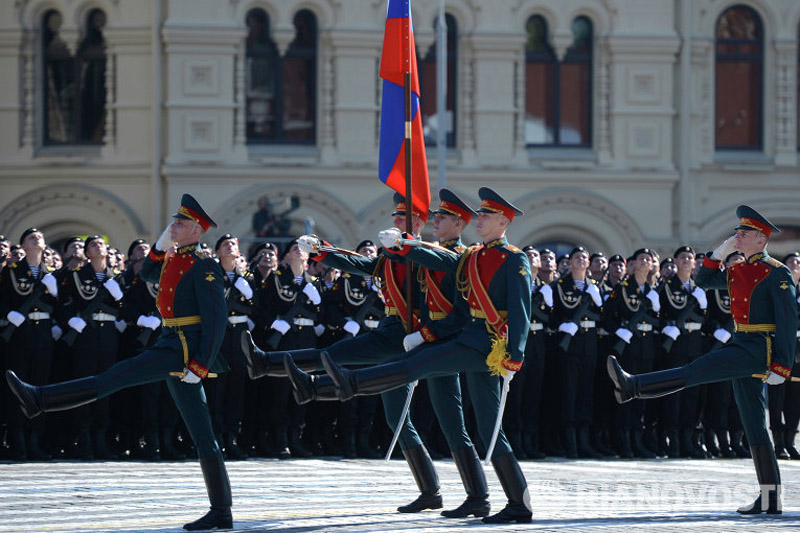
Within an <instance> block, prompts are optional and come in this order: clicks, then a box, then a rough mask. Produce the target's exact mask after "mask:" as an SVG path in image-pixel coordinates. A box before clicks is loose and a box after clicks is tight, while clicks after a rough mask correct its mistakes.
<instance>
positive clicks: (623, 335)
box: [614, 328, 633, 344]
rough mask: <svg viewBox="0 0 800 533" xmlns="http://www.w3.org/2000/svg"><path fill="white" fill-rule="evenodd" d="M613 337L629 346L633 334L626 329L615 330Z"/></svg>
mask: <svg viewBox="0 0 800 533" xmlns="http://www.w3.org/2000/svg"><path fill="white" fill-rule="evenodd" d="M614 335H616V336H617V337H619V338H620V339H622V340H624V341H625V343H626V344H630V343H631V339H632V338H633V332H632V331H631V330H629V329H626V328H617V331H615V332H614Z"/></svg>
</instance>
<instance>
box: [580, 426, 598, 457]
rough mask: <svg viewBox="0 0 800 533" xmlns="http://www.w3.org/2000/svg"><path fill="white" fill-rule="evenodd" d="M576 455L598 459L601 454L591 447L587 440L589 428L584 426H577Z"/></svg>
mask: <svg viewBox="0 0 800 533" xmlns="http://www.w3.org/2000/svg"><path fill="white" fill-rule="evenodd" d="M578 456H579V457H583V458H585V459H600V458H602V457H603V456H602V455H601V454H600V452H598V451H597V450H595V449H594V448H593V447H592V443H591V442H590V441H589V428H588V427H586V426H583V427H580V428H578Z"/></svg>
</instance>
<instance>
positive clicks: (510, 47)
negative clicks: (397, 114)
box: [0, 0, 800, 255]
mask: <svg viewBox="0 0 800 533" xmlns="http://www.w3.org/2000/svg"><path fill="white" fill-rule="evenodd" d="M437 6H438V2H437V0H415V1H414V2H413V21H414V29H415V39H416V44H417V57H418V63H419V66H420V73H421V76H420V77H421V80H420V81H421V92H422V112H423V120H424V124H425V134H426V140H428V141H429V143H428V159H429V166H430V175H431V185H432V188H433V189H436V187H437V183H440V182H439V180H440V176H439V172H438V169H437V164H436V154H437V150H438V149H439V148H438V147H437V146H436V142H435V132H436V130H437V128H438V127H444V128H446V143H445V144H446V146H443V147H442V149H443V150H445V153H446V161H447V164H446V166H447V169H446V185H447V187H449V188H451V189H453V190H455V191H456V192H457V193H458V194H460V195H463V197H464V198H466V199H469V200H471V201H473V202H475V203H477V190H478V188H479V187H480V186H482V185H488V186H491V187H495V188H497V189H498V190H499V191H502V194H503V195H504V196H506V197H508V198H509V199H511V200H513V201H514V203H516V205H518V206H519V207H520V208H521V209H522V210H523V211H525V213H526V214H525V216H523V217H521V218H519V219H518V221H515V223H514V225H513V226H512V231H511V233H510V238H511V240H512V241H513V242H515V243H517V244H519V245H520V246H521V245H524V244H529V243H549V244H551V245H553V246H557V247H561V248H567V247H568V246H570V245H571V244H573V243H579V244H583V245H585V246H587V247H588V248H589V249H590V250H593V251H594V250H603V251H606V252H610V253H622V254H626V253H629V252H631V251H632V250H633V249H635V248H638V247H640V246H643V245H649V246H652V247H654V248H656V249H658V250H659V251H661V252H662V253H664V252H666V253H671V251H672V250H673V249H674V248H675V247H676V246H678V245H679V244H682V243H691V244H693V245H695V246H696V247H697V248H698V249H700V250H703V249H705V248H707V247H709V246H711V244H712V243H714V242H716V241H717V240H719V239H720V238H721V237H723V236H724V235H725V234H726V232H727V230H728V229H729V228H730V227H731V225H732V223H733V216H734V215H733V211H734V209H735V207H736V206H737V205H738V204H740V203H748V204H749V205H751V206H753V207H754V208H756V209H758V210H759V211H762V212H763V213H765V214H766V215H767V216H769V217H770V218H771V219H772V220H773V221H774V222H776V223H777V224H778V225H781V226H784V227H786V228H787V231H785V232H784V233H783V234H782V236H781V237H780V239H776V240H775V242H773V245H772V246H771V248H770V249H771V250H773V253H775V255H780V253H782V252H785V251H788V250H789V249H797V248H798V247H800V210H798V208H797V206H798V205H800V168H799V167H800V163H799V162H798V147H800V136H799V135H798V110H799V106H798V87H800V83H798V79H799V78H798V63H799V61H800V53H799V52H798V36H799V35H800V2H797V1H796V0H742V1H729V0H668V1H664V0H560V1H559V2H552V1H545V0H493V1H492V2H484V1H478V0H446V2H445V6H446V17H445V21H446V50H447V68H446V71H447V94H446V100H445V107H446V109H445V110H444V111H443V112H437V109H436V101H435V98H434V97H433V95H434V94H435V84H436V76H435V65H436V56H435V54H434V52H433V51H434V49H435V40H436V34H435V32H434V25H435V22H436V19H437ZM385 15H386V3H385V2H384V1H383V0H347V1H341V0H13V1H12V0H9V1H7V2H3V3H2V4H0V29H1V30H2V31H0V69H1V70H0V71H1V72H2V74H3V76H2V89H3V90H2V91H0V117H2V124H3V128H2V131H0V190H2V194H1V195H0V233H2V232H4V233H5V234H6V235H10V236H12V240H13V239H14V238H15V237H14V236H16V235H18V234H20V233H21V232H22V231H23V230H24V229H25V228H27V227H30V226H38V227H39V228H41V229H42V230H43V231H44V232H45V234H46V235H47V236H48V239H49V240H50V241H58V240H59V239H63V238H66V237H68V236H70V235H73V234H89V233H101V234H105V235H107V236H108V237H109V239H110V240H111V241H112V242H113V243H114V244H116V245H117V246H120V247H123V248H126V247H127V244H128V243H129V242H131V241H132V240H133V239H135V238H137V237H140V236H144V237H151V238H155V237H157V236H158V235H159V233H160V231H161V229H162V227H163V226H164V225H165V224H166V223H167V222H168V220H169V215H170V214H171V213H172V211H171V210H170V209H171V208H173V207H174V206H176V205H177V204H178V200H179V198H180V195H181V194H182V193H184V192H191V193H192V194H194V195H195V196H196V197H197V198H198V199H199V200H200V201H201V202H202V203H203V205H204V206H205V207H206V208H207V209H208V211H209V213H210V214H211V216H212V217H213V218H214V219H215V220H216V221H217V222H218V223H219V225H220V228H219V232H220V233H223V232H231V233H234V234H238V235H240V236H241V237H242V238H243V239H248V238H250V239H252V238H254V229H253V228H252V224H251V220H252V215H253V213H254V212H256V211H257V210H258V206H257V204H258V199H259V198H260V197H262V196H264V195H266V196H267V197H268V199H269V201H270V203H271V204H273V209H274V210H277V211H279V210H281V209H285V207H284V201H285V200H287V199H289V198H295V199H296V200H299V206H298V205H297V201H295V204H294V207H296V209H290V208H288V205H289V204H288V203H287V204H286V206H287V207H286V209H290V213H288V215H287V218H286V221H287V223H289V224H291V225H290V226H289V227H288V228H284V229H286V230H287V231H288V232H289V233H291V234H299V233H303V232H304V231H306V227H307V225H308V223H307V221H309V220H311V219H313V222H314V226H313V227H314V231H315V232H316V233H318V234H320V235H322V236H324V237H325V238H327V239H329V240H332V241H334V242H336V243H339V244H340V245H342V246H346V247H351V246H353V245H355V243H356V242H358V241H359V240H361V239H362V238H364V237H374V235H375V233H376V232H377V231H378V230H379V229H382V228H384V227H385V226H387V225H389V223H390V222H389V221H390V217H389V213H390V211H391V207H392V206H391V191H390V190H389V189H388V188H386V187H385V186H383V185H382V184H381V183H380V182H379V181H378V179H377V161H378V138H379V124H380V120H379V119H380V117H379V112H380V98H381V95H380V88H381V85H380V83H379V77H378V69H379V62H380V53H381V43H382V38H383V26H384V22H385ZM434 196H435V194H434ZM467 234H468V236H474V234H473V233H470V232H467ZM215 239H216V235H209V241H210V242H213V241H214V240H215ZM781 239H782V240H781Z"/></svg>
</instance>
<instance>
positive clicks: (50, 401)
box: [6, 370, 97, 418]
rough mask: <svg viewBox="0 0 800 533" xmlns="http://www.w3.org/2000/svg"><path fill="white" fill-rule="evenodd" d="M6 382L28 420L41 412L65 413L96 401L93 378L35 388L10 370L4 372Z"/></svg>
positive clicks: (95, 385)
mask: <svg viewBox="0 0 800 533" xmlns="http://www.w3.org/2000/svg"><path fill="white" fill-rule="evenodd" d="M6 381H8V386H9V388H10V389H11V392H13V393H14V396H16V397H17V400H19V403H20V408H21V409H22V412H23V413H24V414H25V416H27V417H28V418H33V417H34V416H36V415H38V414H40V413H43V412H50V411H65V410H67V409H72V408H73V407H79V406H81V405H86V404H87V403H91V402H93V401H95V400H96V399H97V378H96V377H95V376H90V377H88V378H80V379H73V380H72V381H64V382H62V383H55V384H53V385H43V386H41V387H36V386H34V385H29V384H27V383H25V382H24V381H22V380H21V379H19V378H18V377H17V375H16V374H14V372H12V371H11V370H6Z"/></svg>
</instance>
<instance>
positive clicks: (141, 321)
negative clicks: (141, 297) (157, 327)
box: [136, 315, 150, 328]
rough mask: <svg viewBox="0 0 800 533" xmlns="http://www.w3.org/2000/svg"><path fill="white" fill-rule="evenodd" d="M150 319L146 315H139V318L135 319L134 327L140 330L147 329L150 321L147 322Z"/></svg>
mask: <svg viewBox="0 0 800 533" xmlns="http://www.w3.org/2000/svg"><path fill="white" fill-rule="evenodd" d="M149 318H150V317H149V316H147V315H139V318H137V319H136V325H137V326H139V327H140V328H149V327H150V326H148V324H149V323H150V321H149V320H148V319H149Z"/></svg>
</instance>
